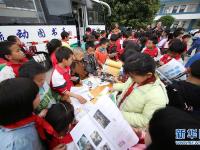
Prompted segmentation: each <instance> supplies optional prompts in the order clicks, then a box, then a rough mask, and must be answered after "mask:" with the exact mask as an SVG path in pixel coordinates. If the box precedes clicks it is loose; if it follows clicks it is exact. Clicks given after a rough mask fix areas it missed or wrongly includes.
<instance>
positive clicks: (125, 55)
mask: <svg viewBox="0 0 200 150" xmlns="http://www.w3.org/2000/svg"><path fill="white" fill-rule="evenodd" d="M136 53H138V51H136V50H135V49H134V48H130V49H126V50H125V52H124V53H123V54H122V55H121V57H120V60H121V61H122V62H125V60H126V59H127V58H128V57H130V56H132V55H134V54H136Z"/></svg>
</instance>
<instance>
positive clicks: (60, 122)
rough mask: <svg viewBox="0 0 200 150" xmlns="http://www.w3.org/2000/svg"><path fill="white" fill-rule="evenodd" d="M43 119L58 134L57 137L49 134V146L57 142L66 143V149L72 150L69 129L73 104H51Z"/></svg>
mask: <svg viewBox="0 0 200 150" xmlns="http://www.w3.org/2000/svg"><path fill="white" fill-rule="evenodd" d="M45 119H46V120H47V121H48V122H49V123H50V124H51V125H52V127H53V128H54V130H55V132H57V134H58V137H54V136H49V142H48V145H49V148H50V149H52V148H54V147H56V146H58V145H59V144H64V145H65V144H68V145H67V149H70V150H74V149H75V145H74V144H73V143H72V137H71V135H70V134H69V131H70V129H71V128H72V127H73V125H72V123H73V120H74V108H73V106H72V105H71V104H70V103H67V102H61V103H57V104H53V105H52V107H51V108H50V109H49V111H48V113H47V115H46V117H45Z"/></svg>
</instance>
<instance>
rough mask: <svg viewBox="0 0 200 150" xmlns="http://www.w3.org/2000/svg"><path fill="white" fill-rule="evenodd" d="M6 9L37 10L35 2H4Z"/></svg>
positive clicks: (30, 0) (17, 0)
mask: <svg viewBox="0 0 200 150" xmlns="http://www.w3.org/2000/svg"><path fill="white" fill-rule="evenodd" d="M4 2H5V4H6V7H17V8H25V9H35V8H34V3H33V0H14V1H13V0H4Z"/></svg>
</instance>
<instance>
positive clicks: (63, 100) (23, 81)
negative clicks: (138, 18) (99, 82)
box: [0, 22, 200, 150]
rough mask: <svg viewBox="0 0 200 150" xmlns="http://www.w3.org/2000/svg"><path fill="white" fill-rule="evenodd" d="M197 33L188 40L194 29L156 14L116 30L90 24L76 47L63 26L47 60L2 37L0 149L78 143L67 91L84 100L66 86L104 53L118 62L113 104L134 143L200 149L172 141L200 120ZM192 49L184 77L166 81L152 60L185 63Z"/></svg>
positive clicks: (98, 64) (155, 149)
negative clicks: (165, 24)
mask: <svg viewBox="0 0 200 150" xmlns="http://www.w3.org/2000/svg"><path fill="white" fill-rule="evenodd" d="M198 33H200V31H199V32H197V35H196V36H194V37H195V38H194V39H193V40H194V41H193V44H192V45H191V48H190V44H189V41H190V40H191V37H192V36H191V35H189V34H184V30H183V29H182V28H178V29H176V30H175V31H174V32H173V33H172V32H170V30H169V29H163V28H162V26H161V25H160V22H159V23H158V25H157V26H156V27H155V28H150V27H148V28H147V29H146V30H132V29H130V28H129V29H127V30H126V31H121V30H120V27H119V25H118V24H117V23H114V24H113V25H112V26H111V30H110V33H109V34H107V32H106V31H105V30H102V31H101V32H99V33H98V32H97V31H95V30H94V31H93V30H92V29H91V28H87V29H86V33H85V36H84V37H83V38H84V42H83V44H82V45H81V47H77V48H74V49H72V48H71V47H70V43H69V33H68V32H65V31H63V32H62V33H61V40H59V39H52V40H51V41H49V42H48V43H47V45H46V48H47V51H48V53H47V54H45V61H46V63H48V64H50V67H48V68H47V67H46V65H45V62H44V64H41V63H40V62H38V61H36V60H35V59H34V58H32V57H30V55H28V54H29V53H27V52H26V50H25V49H24V48H23V46H24V45H23V44H22V42H21V41H20V40H19V39H18V38H17V37H16V36H13V35H11V36H9V37H8V38H7V40H6V41H3V42H0V141H1V142H0V149H3V150H8V149H16V150H22V149H30V150H42V149H53V150H63V149H66V147H67V149H69V150H70V149H72V150H73V149H75V147H74V145H73V139H72V137H71V135H70V130H71V129H72V128H73V127H74V126H75V125H76V123H77V122H76V120H75V114H74V108H73V106H72V104H71V99H70V97H73V98H76V99H77V100H78V101H79V102H80V103H81V104H84V103H86V99H85V98H83V97H82V96H81V95H78V94H76V93H73V92H71V91H70V89H71V88H72V87H73V86H75V85H76V84H81V82H82V81H81V80H83V79H85V78H87V77H88V76H89V75H94V76H98V75H99V74H100V73H101V71H102V68H103V66H104V63H105V62H106V60H107V59H112V60H114V61H121V62H122V63H123V67H122V68H121V70H120V76H119V77H118V79H116V81H119V80H120V82H119V83H115V84H114V85H113V87H112V88H111V89H110V91H119V92H120V94H119V95H118V98H117V107H118V108H119V110H120V111H121V113H122V115H123V117H124V119H125V120H126V121H127V122H128V123H129V124H130V125H131V127H132V128H133V132H136V133H137V135H138V137H139V138H140V143H138V145H136V146H133V147H132V148H131V149H132V150H138V149H140V150H142V149H148V150H160V149H166V150H167V149H171V150H176V149H199V147H198V146H196V147H192V146H189V145H186V146H178V145H176V144H175V141H176V139H175V135H176V133H175V130H176V129H179V128H180V129H191V128H194V129H199V127H200V120H199V115H200V102H199V99H198V98H199V96H200V95H199V93H200V55H199V47H200V46H199V43H200V42H199V39H200V35H199V34H198ZM198 35H199V36H198ZM193 49H196V54H195V55H194V56H192V57H191V58H190V59H189V61H188V62H187V63H186V66H185V67H186V68H187V69H186V71H185V73H186V74H187V80H184V81H172V84H170V85H166V84H164V83H163V82H162V80H161V78H160V77H159V75H158V74H157V73H156V69H157V67H159V66H162V65H165V64H167V63H169V62H170V61H171V60H172V59H175V60H176V61H178V62H180V63H181V64H182V65H183V66H184V64H185V62H186V61H187V60H186V56H188V55H191V53H192V51H193ZM110 113H112V112H110ZM169 121H170V123H169ZM145 130H148V131H146V132H145ZM141 134H145V140H144V137H142V136H140V135H141ZM144 141H145V144H146V146H145V145H144ZM139 144H142V146H141V145H139Z"/></svg>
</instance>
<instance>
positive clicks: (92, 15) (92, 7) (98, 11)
mask: <svg viewBox="0 0 200 150" xmlns="http://www.w3.org/2000/svg"><path fill="white" fill-rule="evenodd" d="M87 10H88V24H89V25H102V24H104V20H105V16H104V8H103V6H102V5H101V4H99V3H96V2H92V1H91V0H87Z"/></svg>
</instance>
